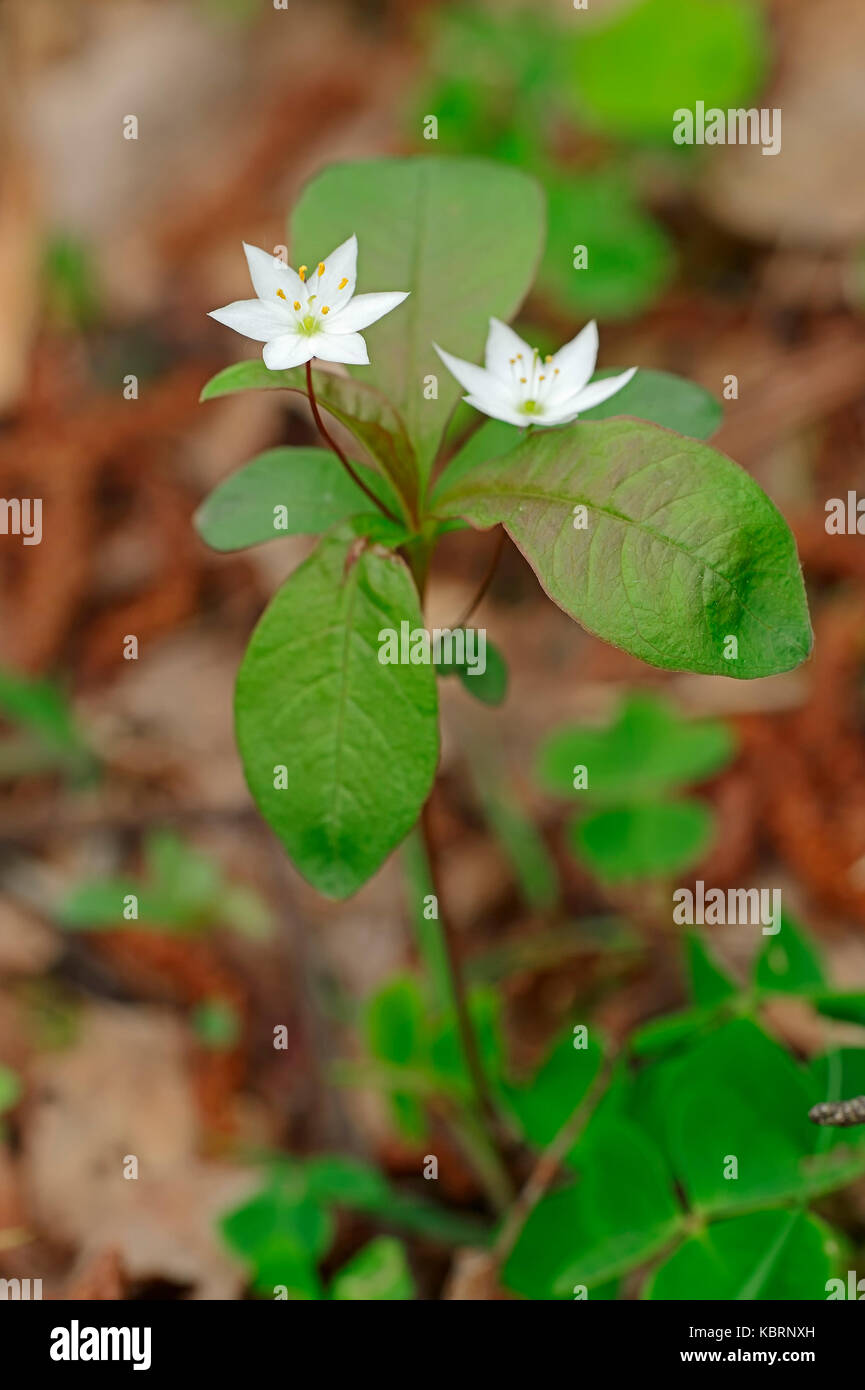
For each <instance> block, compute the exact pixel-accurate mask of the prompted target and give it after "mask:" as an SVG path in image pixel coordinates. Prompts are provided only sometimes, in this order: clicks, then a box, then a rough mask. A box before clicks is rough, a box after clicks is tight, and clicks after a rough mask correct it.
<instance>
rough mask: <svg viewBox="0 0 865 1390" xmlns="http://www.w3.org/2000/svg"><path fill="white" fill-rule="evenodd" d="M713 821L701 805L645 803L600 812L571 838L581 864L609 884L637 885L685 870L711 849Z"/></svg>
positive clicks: (576, 824)
mask: <svg viewBox="0 0 865 1390" xmlns="http://www.w3.org/2000/svg"><path fill="white" fill-rule="evenodd" d="M713 827H714V817H713V815H712V812H711V810H710V809H709V807H708V806H704V805H703V803H702V801H669V802H663V801H659V802H656V803H654V804H653V803H651V802H645V803H643V804H641V805H635V806H621V807H614V808H612V809H610V810H605V811H596V812H594V813H593V814H591V815H588V816H585V817H583V819H582V820H577V821H574V822H573V823H572V825H571V829H570V834H571V837H572V840H573V845H574V849H575V851H576V853H577V855H578V856H579V858H580V859H582V861H583V863H584V864H586V866H587V867H588V868H589V869H591V871H592V872H593V873H595V874H597V876H598V878H600V879H602V880H603V881H604V882H605V883H625V882H638V881H640V880H641V879H648V878H661V877H663V876H665V875H667V874H672V873H675V872H676V871H677V870H679V869H686V868H688V867H689V866H690V865H692V864H694V863H696V862H697V860H699V858H700V856H701V855H702V854H704V853H705V851H706V850H707V849H708V847H709V843H710V840H711V838H712V830H713Z"/></svg>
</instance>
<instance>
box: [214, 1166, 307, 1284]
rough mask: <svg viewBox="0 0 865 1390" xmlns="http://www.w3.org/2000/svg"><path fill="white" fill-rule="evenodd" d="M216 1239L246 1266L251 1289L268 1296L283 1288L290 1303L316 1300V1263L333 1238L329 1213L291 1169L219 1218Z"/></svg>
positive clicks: (298, 1174)
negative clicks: (219, 1232) (220, 1236)
mask: <svg viewBox="0 0 865 1390" xmlns="http://www.w3.org/2000/svg"><path fill="white" fill-rule="evenodd" d="M220 1224H221V1230H222V1234H223V1236H224V1237H225V1239H226V1241H227V1242H228V1244H229V1245H230V1246H231V1248H232V1249H233V1250H235V1251H236V1252H237V1253H238V1254H239V1255H241V1256H243V1258H244V1259H246V1260H247V1261H248V1262H249V1264H250V1265H251V1266H252V1271H253V1283H254V1287H255V1288H256V1290H257V1291H258V1292H259V1293H263V1294H268V1295H270V1296H271V1297H272V1296H273V1290H274V1288H276V1287H278V1286H279V1285H286V1287H287V1288H288V1292H289V1295H290V1296H291V1297H293V1298H320V1297H321V1287H320V1283H319V1280H318V1276H317V1274H316V1268H315V1267H316V1264H317V1262H318V1260H319V1259H321V1258H322V1256H323V1255H325V1254H326V1252H327V1250H328V1248H329V1247H330V1244H331V1241H332V1239H333V1233H334V1224H333V1220H332V1218H331V1216H330V1215H329V1213H328V1212H327V1211H326V1210H325V1209H324V1207H322V1206H321V1205H320V1203H319V1202H317V1201H315V1200H314V1199H313V1198H312V1197H311V1196H310V1195H309V1192H308V1188H307V1182H306V1178H305V1176H304V1175H303V1173H302V1172H301V1171H300V1170H299V1169H296V1168H291V1169H284V1170H283V1171H282V1172H280V1173H279V1174H277V1175H275V1176H274V1178H273V1179H272V1180H271V1182H270V1183H269V1184H268V1185H267V1186H266V1187H265V1188H264V1189H263V1190H262V1191H261V1192H259V1193H257V1194H256V1195H255V1196H254V1197H252V1198H251V1199H250V1200H249V1201H248V1202H245V1203H243V1204H242V1205H241V1206H240V1207H236V1208H235V1209H234V1210H233V1211H231V1212H229V1213H228V1214H227V1215H226V1216H224V1217H223V1219H222V1221H221V1223H220Z"/></svg>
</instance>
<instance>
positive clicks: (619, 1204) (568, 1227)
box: [503, 1115, 681, 1298]
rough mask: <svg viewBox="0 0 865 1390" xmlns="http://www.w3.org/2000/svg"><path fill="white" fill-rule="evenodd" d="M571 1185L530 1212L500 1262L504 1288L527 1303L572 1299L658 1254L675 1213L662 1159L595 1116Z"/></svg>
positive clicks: (621, 1123) (631, 1132) (627, 1128)
mask: <svg viewBox="0 0 865 1390" xmlns="http://www.w3.org/2000/svg"><path fill="white" fill-rule="evenodd" d="M578 1168H579V1180H578V1182H577V1183H576V1184H575V1185H574V1186H572V1187H568V1188H565V1189H564V1190H563V1191H561V1192H553V1193H551V1194H549V1195H548V1196H546V1197H544V1198H542V1200H541V1201H540V1202H539V1203H538V1205H537V1206H536V1207H535V1209H534V1211H533V1212H532V1213H531V1215H530V1217H529V1219H528V1221H527V1222H526V1224H525V1226H524V1227H523V1230H522V1233H521V1235H520V1238H519V1240H518V1241H517V1243H516V1245H515V1246H514V1249H513V1251H512V1253H511V1256H510V1258H509V1259H508V1261H507V1263H506V1265H505V1267H504V1270H503V1279H504V1282H505V1284H506V1286H507V1287H508V1288H510V1289H513V1290H515V1292H517V1293H521V1294H523V1295H524V1296H525V1297H527V1298H551V1297H554V1298H572V1297H573V1290H574V1287H575V1286H576V1285H579V1284H584V1285H585V1286H586V1287H587V1288H588V1289H592V1288H594V1287H596V1286H597V1285H599V1284H603V1283H605V1282H606V1281H607V1280H609V1279H612V1278H615V1277H616V1276H617V1275H618V1274H621V1273H623V1272H624V1271H625V1270H627V1269H630V1268H631V1267H632V1266H633V1265H635V1264H638V1263H640V1262H641V1261H642V1260H645V1259H648V1258H650V1256H651V1255H652V1254H654V1253H655V1252H656V1251H657V1250H660V1249H662V1248H663V1247H664V1245H665V1244H666V1243H667V1241H668V1240H670V1239H671V1238H672V1236H673V1235H674V1234H675V1232H676V1230H677V1229H678V1226H679V1223H680V1219H681V1213H680V1211H679V1208H678V1206H677V1203H676V1200H675V1198H674V1196H673V1191H672V1187H671V1183H670V1178H669V1174H668V1173H667V1170H666V1168H665V1166H664V1162H663V1159H662V1157H661V1155H660V1153H659V1152H658V1150H657V1149H656V1148H655V1146H654V1145H653V1144H652V1143H651V1141H650V1140H649V1139H647V1138H646V1137H645V1136H644V1135H643V1134H642V1133H641V1132H640V1130H639V1129H637V1128H636V1126H635V1125H633V1124H630V1123H629V1122H628V1121H626V1120H623V1119H621V1118H619V1117H617V1116H612V1115H611V1116H607V1117H600V1116H599V1117H598V1118H597V1120H596V1121H595V1122H594V1123H593V1124H592V1126H591V1128H590V1129H589V1130H588V1131H587V1133H586V1135H585V1137H584V1141H583V1143H582V1145H581V1146H580V1150H579V1156H578Z"/></svg>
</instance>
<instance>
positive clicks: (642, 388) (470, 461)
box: [432, 367, 722, 525]
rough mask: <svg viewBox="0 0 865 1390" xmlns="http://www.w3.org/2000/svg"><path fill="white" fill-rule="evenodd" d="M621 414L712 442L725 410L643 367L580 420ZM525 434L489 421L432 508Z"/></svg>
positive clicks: (466, 447)
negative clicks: (614, 393)
mask: <svg viewBox="0 0 865 1390" xmlns="http://www.w3.org/2000/svg"><path fill="white" fill-rule="evenodd" d="M623 370H624V369H623V368H622V367H606V368H604V370H603V371H600V372H595V375H594V376H593V377H592V381H603V379H604V377H608V376H616V375H618V374H619V373H621V372H622V371H623ZM617 415H631V416H634V417H635V418H636V419H638V420H647V421H648V422H649V423H650V424H654V425H663V426H664V428H665V429H668V430H676V431H677V432H678V433H679V434H687V435H690V436H691V437H692V438H693V439H708V438H710V436H711V435H713V434H714V433H715V431H716V430H717V429H718V427H719V425H720V423H721V416H722V411H721V406H720V404H719V403H718V401H716V400H715V397H714V396H712V395H710V394H709V392H708V391H705V390H704V389H703V387H702V386H698V385H697V384H696V382H693V381H688V379H687V377H682V376H673V374H672V373H671V372H656V371H652V370H651V369H650V368H646V367H641V368H640V370H639V371H638V372H637V375H636V376H633V377H631V380H630V381H629V382H628V384H627V386H623V387H622V390H621V391H619V392H617V393H616V395H615V396H611V397H610V399H609V400H608V401H602V402H601V404H600V405H595V406H592V408H591V410H585V411H583V414H582V415H581V416H580V419H581V420H608V419H611V418H613V417H615V416H617ZM524 434H525V431H524V430H521V429H519V428H518V426H517V425H506V424H505V423H504V422H503V421H502V420H486V421H485V422H484V423H483V424H482V425H481V427H480V429H478V430H475V432H474V434H472V435H470V436H469V438H468V440H467V441H466V442H465V443H464V444H463V445H462V446H461V447H460V448H459V449H458V450H457V452H456V454H454V456H453V458H452V459H451V460H450V462H449V463H448V465H447V467H446V468H445V469H444V470H443V471H442V473H441V474H440V476H439V477H438V479H437V480H436V483H435V486H434V488H433V492H432V498H433V504H435V502H436V499H437V498H438V497H439V496H440V495H441V496H444V494H445V493H446V492H447V491H448V490H449V489H450V488H452V487H455V486H456V484H457V483H458V482H460V481H461V480H462V479H463V478H465V477H466V476H467V475H468V474H469V473H471V472H472V470H473V469H475V468H477V467H478V466H479V465H480V464H482V463H489V462H490V461H491V460H492V459H497V458H501V456H502V454H507V453H508V452H509V451H510V450H511V449H515V448H516V446H517V445H518V444H519V443H520V441H521V440H522V438H523V436H524ZM450 524H451V525H453V524H454V523H453V522H451V523H450Z"/></svg>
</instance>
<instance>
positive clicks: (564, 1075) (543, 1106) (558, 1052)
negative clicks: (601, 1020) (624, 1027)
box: [502, 1032, 602, 1149]
mask: <svg viewBox="0 0 865 1390" xmlns="http://www.w3.org/2000/svg"><path fill="white" fill-rule="evenodd" d="M574 1041H575V1040H574V1035H573V1033H571V1032H569V1033H566V1034H565V1036H564V1037H563V1038H561V1039H560V1040H559V1041H558V1042H557V1043H556V1044H555V1045H554V1046H553V1047H552V1049H551V1050H550V1052H549V1054H548V1056H547V1057H546V1059H545V1060H544V1061H543V1062H542V1063H541V1065H540V1067H539V1068H538V1070H537V1072H536V1073H535V1074H534V1076H533V1077H532V1079H531V1080H530V1081H528V1082H525V1083H522V1084H520V1085H514V1084H507V1085H505V1086H503V1088H502V1089H503V1094H504V1097H505V1100H506V1103H507V1105H508V1107H509V1108H510V1109H511V1110H512V1111H513V1113H514V1115H515V1116H516V1118H517V1120H518V1122H519V1126H520V1129H521V1130H522V1133H523V1136H524V1137H525V1139H526V1140H527V1142H528V1143H530V1144H533V1145H534V1146H535V1147H536V1148H539V1149H542V1148H545V1147H546V1145H547V1144H549V1143H550V1142H551V1140H553V1139H554V1138H555V1136H556V1135H557V1134H558V1132H559V1130H560V1129H561V1127H562V1125H563V1124H564V1123H565V1121H566V1120H567V1119H568V1117H569V1116H570V1115H572V1114H573V1112H574V1110H575V1109H576V1108H577V1106H578V1105H579V1104H580V1102H581V1101H582V1099H583V1097H584V1096H585V1094H586V1092H587V1091H588V1089H589V1087H590V1086H591V1085H592V1083H593V1081H594V1080H595V1077H596V1076H597V1074H598V1071H599V1069H600V1065H601V1059H602V1052H601V1049H600V1047H599V1046H598V1044H597V1043H596V1042H594V1041H593V1040H592V1039H589V1046H588V1047H585V1048H577V1047H575V1046H574Z"/></svg>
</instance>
